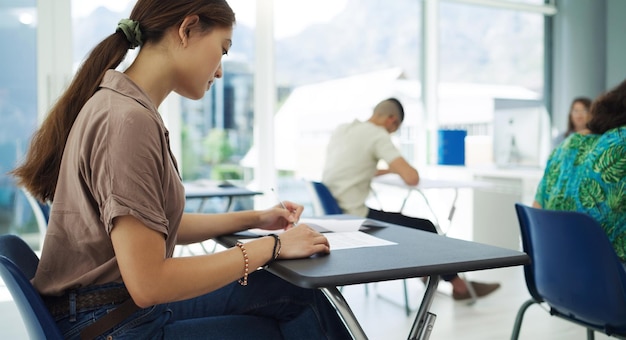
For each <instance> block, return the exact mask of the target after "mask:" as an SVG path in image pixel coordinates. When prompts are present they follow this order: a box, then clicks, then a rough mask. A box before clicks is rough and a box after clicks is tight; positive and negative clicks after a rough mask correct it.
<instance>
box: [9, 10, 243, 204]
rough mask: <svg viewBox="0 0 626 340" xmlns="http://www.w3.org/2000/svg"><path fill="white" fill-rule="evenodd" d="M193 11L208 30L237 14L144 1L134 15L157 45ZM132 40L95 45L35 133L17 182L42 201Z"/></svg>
mask: <svg viewBox="0 0 626 340" xmlns="http://www.w3.org/2000/svg"><path fill="white" fill-rule="evenodd" d="M190 15H198V16H199V17H200V22H201V27H202V30H203V31H209V30H211V29H213V28H218V27H219V28H229V27H232V26H233V25H234V24H235V14H234V13H233V11H232V9H231V8H230V6H229V5H228V3H226V1H225V0H167V1H164V0H139V1H137V3H136V4H135V7H134V8H133V10H132V12H131V14H130V19H131V20H134V21H136V22H138V23H139V27H140V29H141V36H142V41H143V43H144V44H146V43H158V42H159V41H161V39H163V37H164V34H165V32H166V31H167V29H169V28H170V27H173V26H176V25H180V24H181V23H182V21H183V19H184V18H185V17H187V16H190ZM129 44H130V43H129V42H128V40H127V39H126V37H125V35H124V33H123V32H122V31H120V30H117V31H116V32H115V33H113V34H111V35H109V36H108V37H107V38H105V39H104V40H103V41H102V42H100V43H99V44H98V45H96V47H94V49H93V50H92V51H91V52H90V53H89V56H88V57H87V59H85V61H84V62H83V64H82V66H81V67H80V69H79V70H78V72H77V73H76V75H75V76H74V79H73V80H72V82H71V84H70V85H69V87H68V88H67V90H65V92H64V93H63V94H62V95H61V97H60V98H59V100H58V101H57V102H56V104H54V106H53V107H52V109H51V110H50V112H49V113H48V115H47V117H46V119H45V120H44V122H43V124H42V125H41V127H40V128H39V129H38V130H37V131H36V132H35V134H34V135H33V138H32V140H31V144H30V147H29V149H28V152H27V154H26V158H25V160H24V162H23V163H22V164H21V165H20V166H18V167H17V168H15V169H14V170H13V171H11V174H13V175H14V176H15V177H16V178H17V184H18V185H21V186H23V187H25V188H26V190H28V191H29V192H30V193H31V194H32V195H33V196H34V197H36V198H37V199H39V200H40V201H52V200H53V199H54V192H55V190H56V184H57V178H58V176H59V169H60V167H61V158H62V157H63V150H64V149H65V143H66V141H67V137H68V135H69V133H70V129H71V128H72V125H73V124H74V121H75V120H76V117H77V116H78V113H79V112H80V110H81V109H82V107H83V106H84V105H85V103H86V102H87V100H89V98H91V96H93V94H94V93H95V92H96V91H97V90H98V88H99V86H100V83H101V82H102V78H103V77H104V74H105V73H106V71H107V70H109V69H115V68H116V67H118V66H119V64H120V63H121V62H122V61H123V60H124V58H125V57H126V54H127V52H128V48H129V46H130V45H129Z"/></svg>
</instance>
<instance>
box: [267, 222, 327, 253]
mask: <svg viewBox="0 0 626 340" xmlns="http://www.w3.org/2000/svg"><path fill="white" fill-rule="evenodd" d="M280 241H281V242H280V243H281V250H280V255H279V256H278V258H279V259H296V258H304V257H309V256H311V255H314V254H328V253H330V244H329V243H328V239H327V238H326V236H324V235H323V234H322V233H320V232H318V231H316V230H314V229H312V228H311V227H309V226H308V225H306V224H299V225H298V226H296V227H293V228H291V229H289V230H287V231H285V232H284V233H282V234H280Z"/></svg>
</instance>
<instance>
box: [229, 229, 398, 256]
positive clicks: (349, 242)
mask: <svg viewBox="0 0 626 340" xmlns="http://www.w3.org/2000/svg"><path fill="white" fill-rule="evenodd" d="M324 236H326V238H327V239H328V243H330V250H331V251H333V250H341V249H352V248H364V247H380V246H390V245H394V244H397V243H395V242H391V241H387V240H383V239H382V238H378V237H376V236H372V235H369V234H366V233H364V232H362V231H345V232H338V233H324ZM252 240H255V239H254V238H244V239H240V240H238V241H239V242H241V243H246V242H250V241H252Z"/></svg>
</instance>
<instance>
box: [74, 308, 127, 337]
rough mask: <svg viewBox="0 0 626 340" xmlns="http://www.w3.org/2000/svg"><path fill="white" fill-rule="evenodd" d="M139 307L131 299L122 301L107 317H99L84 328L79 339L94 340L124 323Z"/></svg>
mask: <svg viewBox="0 0 626 340" xmlns="http://www.w3.org/2000/svg"><path fill="white" fill-rule="evenodd" d="M138 309H139V307H137V305H136V304H135V302H134V301H133V299H128V300H126V301H124V303H122V304H121V305H119V307H117V308H115V309H114V310H113V311H111V312H110V313H108V314H107V315H105V316H103V317H101V318H100V319H98V320H97V321H96V322H94V323H92V324H91V325H89V326H87V327H85V328H84V329H83V330H82V331H81V332H80V338H81V339H82V340H91V339H95V338H96V337H97V336H99V335H100V334H102V333H104V332H106V331H108V330H109V329H111V328H113V327H114V326H115V325H117V324H119V323H120V322H122V321H124V319H126V318H127V317H129V316H130V315H131V314H133V312H135V311H136V310H138Z"/></svg>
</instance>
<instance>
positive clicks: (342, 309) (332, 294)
mask: <svg viewBox="0 0 626 340" xmlns="http://www.w3.org/2000/svg"><path fill="white" fill-rule="evenodd" d="M321 290H322V292H323V293H324V295H326V298H327V299H328V301H330V303H331V304H332V305H333V306H334V307H335V309H337V314H339V316H340V317H341V319H342V320H343V323H344V324H345V325H346V327H348V331H349V332H350V334H352V338H353V339H355V340H367V335H365V332H364V331H363V328H361V325H360V324H359V322H358V321H357V319H356V316H354V313H352V310H351V309H350V306H348V303H347V302H346V300H345V299H344V297H343V295H341V293H340V292H339V289H337V287H330V288H321Z"/></svg>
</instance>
